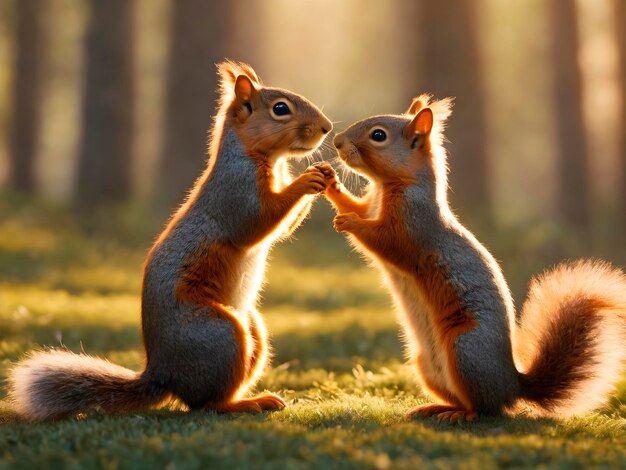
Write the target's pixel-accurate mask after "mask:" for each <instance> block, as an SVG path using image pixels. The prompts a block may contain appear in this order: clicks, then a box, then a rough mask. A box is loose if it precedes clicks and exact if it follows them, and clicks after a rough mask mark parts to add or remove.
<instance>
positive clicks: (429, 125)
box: [404, 108, 434, 139]
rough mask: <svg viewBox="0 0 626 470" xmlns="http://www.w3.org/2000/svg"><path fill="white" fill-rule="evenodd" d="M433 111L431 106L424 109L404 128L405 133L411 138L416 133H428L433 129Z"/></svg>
mask: <svg viewBox="0 0 626 470" xmlns="http://www.w3.org/2000/svg"><path fill="white" fill-rule="evenodd" d="M433 122H434V118H433V112H432V110H431V109H430V108H424V109H422V110H421V111H420V112H419V113H417V115H416V116H415V117H414V118H413V120H412V121H411V122H410V123H408V124H407V126H406V127H405V128H404V135H405V137H406V138H408V139H411V138H413V137H414V136H415V135H428V134H430V131H431V130H432V129H433Z"/></svg>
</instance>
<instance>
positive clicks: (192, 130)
mask: <svg viewBox="0 0 626 470" xmlns="http://www.w3.org/2000/svg"><path fill="white" fill-rule="evenodd" d="M231 8H232V6H231V5H230V4H229V2H228V1H227V0H214V1H210V2H208V1H205V0H178V1H176V2H174V4H173V12H172V33H171V46H170V53H169V66H168V77H167V98H166V110H165V142H164V146H163V155H162V163H161V168H160V176H159V184H158V186H157V192H158V196H157V199H158V201H159V205H160V206H161V207H162V208H163V209H167V210H170V209H171V208H172V207H173V206H175V205H176V204H178V203H180V202H181V201H182V200H183V198H184V196H185V194H186V192H187V190H188V189H189V188H190V187H191V185H192V184H193V182H194V180H195V179H196V178H197V177H198V176H199V174H200V172H201V171H202V169H203V168H204V166H205V165H206V158H207V132H208V130H209V127H210V125H211V117H212V115H213V112H214V109H215V102H216V98H217V95H216V93H215V90H216V87H217V75H216V70H215V65H214V64H215V63H217V62H220V61H222V60H223V59H224V58H225V56H226V55H227V51H226V49H227V44H228V30H229V18H230V9H231Z"/></svg>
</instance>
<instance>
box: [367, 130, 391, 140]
mask: <svg viewBox="0 0 626 470" xmlns="http://www.w3.org/2000/svg"><path fill="white" fill-rule="evenodd" d="M386 138H387V134H386V133H385V131H384V130H382V129H375V130H374V131H372V134H371V135H370V139H372V140H373V141H374V142H384V141H385V139H386Z"/></svg>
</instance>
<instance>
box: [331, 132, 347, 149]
mask: <svg viewBox="0 0 626 470" xmlns="http://www.w3.org/2000/svg"><path fill="white" fill-rule="evenodd" d="M345 140H346V139H345V137H344V136H343V134H337V135H336V136H335V138H334V139H333V144H334V145H335V148H336V149H337V150H339V149H340V148H341V147H343V144H344V143H345Z"/></svg>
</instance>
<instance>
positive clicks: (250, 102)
mask: <svg viewBox="0 0 626 470" xmlns="http://www.w3.org/2000/svg"><path fill="white" fill-rule="evenodd" d="M256 95H257V90H256V88H255V87H254V84H253V83H252V81H251V80H250V78H249V77H247V76H246V75H239V76H238V77H237V79H236V80H235V116H236V117H237V119H239V121H240V122H244V121H246V120H247V119H248V118H249V117H250V115H251V114H252V110H253V108H254V103H255V101H256Z"/></svg>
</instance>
